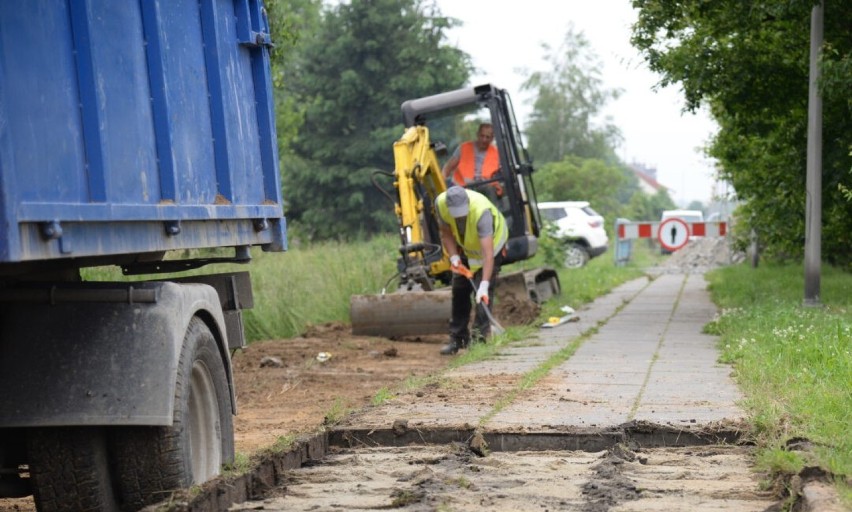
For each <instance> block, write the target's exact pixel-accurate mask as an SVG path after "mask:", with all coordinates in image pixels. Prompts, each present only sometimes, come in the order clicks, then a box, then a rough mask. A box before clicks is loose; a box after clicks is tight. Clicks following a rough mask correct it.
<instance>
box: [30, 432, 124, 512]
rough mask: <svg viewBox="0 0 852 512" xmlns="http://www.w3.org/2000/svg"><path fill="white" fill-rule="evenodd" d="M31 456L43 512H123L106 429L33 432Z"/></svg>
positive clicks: (37, 498)
mask: <svg viewBox="0 0 852 512" xmlns="http://www.w3.org/2000/svg"><path fill="white" fill-rule="evenodd" d="M27 452H28V455H29V469H30V478H31V479H32V484H33V498H34V500H35V505H36V509H37V510H38V511H39V512H65V511H67V512H73V511H79V510H99V511H110V512H111V511H117V510H119V509H118V504H117V503H116V499H115V494H114V492H113V488H112V483H111V480H110V468H109V457H108V455H107V441H106V434H105V433H104V430H103V429H102V428H97V427H65V428H39V429H33V430H31V431H30V432H29V433H28V434H27Z"/></svg>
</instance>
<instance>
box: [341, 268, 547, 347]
mask: <svg viewBox="0 0 852 512" xmlns="http://www.w3.org/2000/svg"><path fill="white" fill-rule="evenodd" d="M560 292H561V288H560V284H559V276H558V275H557V274H556V271H555V270H553V269H550V268H536V269H532V270H519V271H516V272H510V273H506V274H500V275H499V277H498V279H497V285H496V289H495V294H496V295H497V297H496V298H495V304H500V301H501V300H504V301H508V300H511V301H513V302H515V303H517V302H518V301H529V302H532V303H533V304H536V305H539V304H541V303H543V302H544V301H546V300H548V299H550V298H551V297H553V296H554V295H558V294H559V293H560ZM451 313H452V292H451V290H450V288H441V289H438V290H434V291H400V292H396V293H388V294H382V295H353V296H352V297H350V299H349V316H350V321H351V323H352V334H355V335H360V336H383V337H387V338H395V337H403V336H422V335H429V334H447V333H448V332H449V323H450V316H451ZM498 320H499V318H498Z"/></svg>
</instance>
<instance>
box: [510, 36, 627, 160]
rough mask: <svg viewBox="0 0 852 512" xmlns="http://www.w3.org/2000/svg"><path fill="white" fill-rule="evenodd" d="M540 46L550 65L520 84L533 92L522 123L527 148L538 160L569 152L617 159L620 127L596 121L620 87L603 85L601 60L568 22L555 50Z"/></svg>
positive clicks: (549, 158) (551, 158)
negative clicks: (604, 87)
mask: <svg viewBox="0 0 852 512" xmlns="http://www.w3.org/2000/svg"><path fill="white" fill-rule="evenodd" d="M543 48H544V50H545V52H546V57H545V59H546V61H547V62H548V64H549V65H550V69H549V70H548V71H536V72H534V73H532V74H531V75H530V76H529V78H528V79H527V80H526V81H525V82H524V84H523V86H522V89H523V90H527V91H532V92H533V93H534V94H535V98H534V100H533V102H532V107H533V109H532V113H531V114H530V119H529V121H528V123H527V125H526V136H527V139H528V140H529V149H530V153H531V154H532V155H533V156H534V157H535V159H536V161H537V162H540V163H547V162H559V161H561V160H562V159H563V158H564V157H566V156H568V155H575V156H580V157H583V158H597V159H600V160H605V161H607V162H610V163H613V162H615V161H616V157H615V151H614V147H615V146H616V145H617V143H618V142H619V141H620V137H621V136H620V133H619V131H618V129H617V128H616V127H615V126H613V125H612V124H610V123H609V122H608V121H606V120H605V121H604V122H603V123H601V124H599V125H596V124H595V123H596V118H597V117H598V116H599V114H600V111H601V109H602V108H603V107H604V105H605V104H606V103H607V101H609V100H610V99H614V98H616V97H617V96H618V92H617V91H615V90H606V89H603V87H602V81H601V79H600V66H601V64H600V61H599V59H598V57H597V55H595V53H594V52H593V51H592V49H591V47H590V46H589V42H588V41H587V40H586V38H585V36H584V35H583V33H582V32H575V31H574V28H573V26H571V27H569V29H568V32H567V33H566V34H565V38H564V40H563V41H562V44H561V45H560V46H559V47H558V48H557V49H556V50H553V49H551V48H550V47H549V46H547V45H543Z"/></svg>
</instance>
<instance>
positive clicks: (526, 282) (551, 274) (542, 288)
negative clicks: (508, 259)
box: [495, 268, 562, 304]
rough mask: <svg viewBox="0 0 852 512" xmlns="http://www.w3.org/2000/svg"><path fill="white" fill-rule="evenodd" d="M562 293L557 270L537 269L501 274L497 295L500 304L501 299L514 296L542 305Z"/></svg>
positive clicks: (517, 298)
mask: <svg viewBox="0 0 852 512" xmlns="http://www.w3.org/2000/svg"><path fill="white" fill-rule="evenodd" d="M561 291H562V288H561V287H560V285H559V276H558V275H557V274H556V271H555V270H553V269H552V268H536V269H532V270H518V271H516V272H510V273H506V274H500V276H499V277H498V279H497V287H496V290H495V294H496V295H497V297H496V300H497V301H498V302H499V301H500V298H501V297H508V296H512V297H514V298H515V299H516V300H522V298H526V299H527V300H530V301H532V302H533V303H535V304H542V303H544V302H545V301H546V300H547V299H549V298H551V297H553V296H554V295H559V294H560V293H561Z"/></svg>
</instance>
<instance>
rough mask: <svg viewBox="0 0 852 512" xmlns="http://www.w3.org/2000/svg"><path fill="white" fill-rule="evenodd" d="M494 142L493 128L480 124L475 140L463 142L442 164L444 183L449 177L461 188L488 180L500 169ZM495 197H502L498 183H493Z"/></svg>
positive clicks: (486, 124) (487, 124) (498, 156)
mask: <svg viewBox="0 0 852 512" xmlns="http://www.w3.org/2000/svg"><path fill="white" fill-rule="evenodd" d="M492 142H494V127H493V126H491V123H482V124H480V125H479V130H478V131H477V133H476V140H470V141H467V142H463V143H462V144H460V145H459V147H457V148H456V150H455V152H454V153H453V155H452V156H451V157H450V159H449V160H447V163H445V164H444V168H443V169H442V170H441V171H442V172H443V174H444V181H446V182H447V183H449V180H450V177H452V179H453V182H454V183H455V184H456V185H459V186H461V187H466V186H468V185H469V184H471V183H473V182H476V181H482V180H488V179H491V178H492V177H494V174H495V173H496V172H497V171H498V170H499V169H500V155H499V153H498V151H497V147H496V146H494V144H492ZM493 185H494V188H495V191H496V194H497V197H500V196H502V195H503V190H502V187H500V184H499V183H494V184H493Z"/></svg>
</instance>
